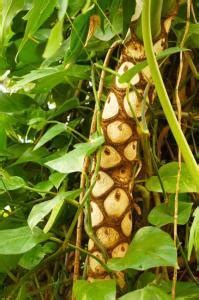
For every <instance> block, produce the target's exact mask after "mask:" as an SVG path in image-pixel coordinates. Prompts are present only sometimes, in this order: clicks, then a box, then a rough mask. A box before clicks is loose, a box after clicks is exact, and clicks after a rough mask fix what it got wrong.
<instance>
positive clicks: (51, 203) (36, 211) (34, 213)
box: [28, 190, 80, 229]
mask: <svg viewBox="0 0 199 300" xmlns="http://www.w3.org/2000/svg"><path fill="white" fill-rule="evenodd" d="M79 193H80V190H74V191H68V192H60V193H59V194H57V196H55V197H54V198H53V199H51V200H47V201H44V202H41V203H38V204H35V205H34V206H33V208H32V210H31V212H30V214H29V216H28V225H29V227H30V228H31V229H32V228H34V227H35V226H36V225H37V224H38V223H39V222H40V221H42V220H43V218H44V217H45V216H47V215H48V214H49V213H50V212H51V210H52V209H53V208H54V207H55V206H56V205H58V204H59V203H60V202H62V201H63V200H65V199H67V198H68V199H72V200H73V199H75V198H76V197H77V196H78V195H79Z"/></svg>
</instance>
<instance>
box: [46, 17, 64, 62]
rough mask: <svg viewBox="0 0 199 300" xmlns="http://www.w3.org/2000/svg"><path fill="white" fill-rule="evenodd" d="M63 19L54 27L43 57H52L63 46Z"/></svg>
mask: <svg viewBox="0 0 199 300" xmlns="http://www.w3.org/2000/svg"><path fill="white" fill-rule="evenodd" d="M62 30H63V19H61V20H59V21H57V23H56V24H55V25H54V27H53V28H52V30H51V33H50V36H49V39H48V42H47V45H46V48H45V51H44V54H43V57H44V58H49V57H51V56H52V55H53V54H54V53H55V52H56V51H57V49H58V48H59V47H60V46H61V43H62V40H63V34H62Z"/></svg>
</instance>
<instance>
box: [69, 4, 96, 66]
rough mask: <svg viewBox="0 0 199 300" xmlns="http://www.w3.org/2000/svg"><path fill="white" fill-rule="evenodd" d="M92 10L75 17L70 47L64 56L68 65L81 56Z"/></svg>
mask: <svg viewBox="0 0 199 300" xmlns="http://www.w3.org/2000/svg"><path fill="white" fill-rule="evenodd" d="M91 14H92V10H88V11H87V12H86V13H84V14H80V15H79V16H77V17H76V18H75V20H74V22H73V25H72V32H71V36H70V47H69V49H68V51H67V52H66V54H65V63H66V64H69V63H71V62H73V61H75V60H76V59H77V57H78V56H79V55H80V54H81V52H82V50H83V48H84V43H85V42H86V37H87V34H88V29H89V20H90V16H91Z"/></svg>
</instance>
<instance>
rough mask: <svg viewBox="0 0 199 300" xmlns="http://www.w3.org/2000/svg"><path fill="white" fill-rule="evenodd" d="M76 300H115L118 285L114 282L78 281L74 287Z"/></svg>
mask: <svg viewBox="0 0 199 300" xmlns="http://www.w3.org/2000/svg"><path fill="white" fill-rule="evenodd" d="M73 295H74V296H75V299H76V300H83V299H84V300H115V299H116V283H115V281H114V280H95V281H94V282H92V283H90V282H88V281H86V280H77V281H75V283H74V286H73Z"/></svg>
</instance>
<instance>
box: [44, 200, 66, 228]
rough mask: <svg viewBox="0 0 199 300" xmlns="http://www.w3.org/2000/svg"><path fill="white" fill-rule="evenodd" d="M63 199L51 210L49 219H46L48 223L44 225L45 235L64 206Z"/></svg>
mask: <svg viewBox="0 0 199 300" xmlns="http://www.w3.org/2000/svg"><path fill="white" fill-rule="evenodd" d="M64 202H65V199H62V200H61V201H60V202H59V203H58V204H57V205H56V206H55V207H54V208H53V209H52V212H51V214H50V218H49V219H48V222H47V223H46V225H45V227H44V229H43V232H44V233H47V232H49V231H50V230H51V228H52V226H53V224H54V223H55V221H56V219H57V217H58V216H59V214H60V212H61V210H62V208H63V205H64Z"/></svg>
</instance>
